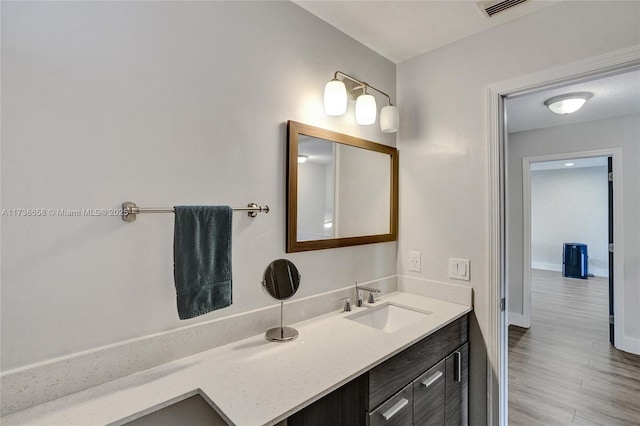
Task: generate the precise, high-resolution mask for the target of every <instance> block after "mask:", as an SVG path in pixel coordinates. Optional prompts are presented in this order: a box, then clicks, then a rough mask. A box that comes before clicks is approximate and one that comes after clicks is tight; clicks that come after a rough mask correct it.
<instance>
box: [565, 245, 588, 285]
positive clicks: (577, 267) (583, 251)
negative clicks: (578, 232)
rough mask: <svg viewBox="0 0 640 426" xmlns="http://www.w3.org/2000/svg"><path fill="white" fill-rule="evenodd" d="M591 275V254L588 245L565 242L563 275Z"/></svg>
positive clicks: (579, 276)
mask: <svg viewBox="0 0 640 426" xmlns="http://www.w3.org/2000/svg"><path fill="white" fill-rule="evenodd" d="M588 275H589V256H588V254H587V245H586V244H580V243H564V246H563V249H562V276H563V277H568V278H582V279H587V277H588Z"/></svg>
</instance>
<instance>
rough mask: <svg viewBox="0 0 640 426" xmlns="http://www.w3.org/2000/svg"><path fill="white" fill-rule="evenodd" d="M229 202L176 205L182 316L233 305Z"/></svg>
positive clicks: (175, 250) (177, 278)
mask: <svg viewBox="0 0 640 426" xmlns="http://www.w3.org/2000/svg"><path fill="white" fill-rule="evenodd" d="M232 214H233V209H232V208H231V207H229V206H176V207H175V228H174V236H173V260H174V265H173V267H174V270H173V272H174V281H175V285H176V296H177V303H178V316H179V317H180V319H189V318H193V317H197V316H199V315H202V314H206V313H207V312H211V311H215V310H216V309H221V308H226V307H227V306H229V305H231V303H232V297H231V293H232V291H231V289H232V287H231V218H232Z"/></svg>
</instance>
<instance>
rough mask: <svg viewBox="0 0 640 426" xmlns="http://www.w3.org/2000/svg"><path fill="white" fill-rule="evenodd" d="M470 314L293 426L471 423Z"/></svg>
mask: <svg viewBox="0 0 640 426" xmlns="http://www.w3.org/2000/svg"><path fill="white" fill-rule="evenodd" d="M468 366H469V348H468V343H467V316H466V315H465V316H463V317H462V318H459V319H457V320H456V321H454V322H452V323H451V324H448V325H447V326H445V327H443V328H442V329H440V330H438V331H436V332H435V333H433V334H431V335H430V336H427V337H425V338H424V339H422V340H420V341H419V342H417V343H415V344H413V345H412V346H410V347H409V348H407V349H405V350H403V351H402V352H400V353H399V354H397V355H394V356H393V357H391V358H389V359H388V360H386V361H385V362H383V363H381V364H380V365H378V366H376V367H374V368H372V369H371V370H369V371H368V372H366V373H364V374H362V375H361V376H359V377H358V378H356V379H354V380H352V381H350V382H349V383H347V384H345V385H343V386H341V387H340V388H338V389H336V390H335V391H333V392H331V393H330V394H329V395H327V396H325V397H323V398H322V399H320V400H319V401H316V402H314V403H313V404H311V405H309V406H308V407H306V408H303V409H302V410H300V411H299V412H297V413H295V414H293V415H292V416H291V417H289V418H288V419H287V424H288V426H298V425H301V426H316V425H317V426H324V425H343V426H362V425H368V426H378V425H402V426H405V425H420V426H424V425H427V426H429V425H434V426H435V425H445V424H446V425H447V426H449V425H451V426H458V425H462V426H464V425H467V423H468V399H469V398H468V377H469V373H468Z"/></svg>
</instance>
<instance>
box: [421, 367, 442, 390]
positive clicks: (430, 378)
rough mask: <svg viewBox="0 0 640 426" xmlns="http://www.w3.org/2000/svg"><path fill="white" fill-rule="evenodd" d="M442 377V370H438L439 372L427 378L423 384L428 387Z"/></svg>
mask: <svg viewBox="0 0 640 426" xmlns="http://www.w3.org/2000/svg"><path fill="white" fill-rule="evenodd" d="M440 377H442V371H438V372H437V373H435V374H433V375H432V376H431V377H429V378H428V379H427V380H425V381H424V382H422V384H423V385H424V387H425V388H428V387H429V386H431V385H432V384H434V383H435V382H436V381H437V380H438V379H439V378H440Z"/></svg>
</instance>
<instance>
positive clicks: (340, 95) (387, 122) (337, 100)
mask: <svg viewBox="0 0 640 426" xmlns="http://www.w3.org/2000/svg"><path fill="white" fill-rule="evenodd" d="M338 75H341V76H342V80H339V79H338ZM368 89H372V90H375V91H376V92H378V93H381V94H382V95H384V96H386V97H387V106H385V107H383V108H382V109H381V110H380V130H382V131H383V132H384V133H395V132H397V131H398V124H399V122H400V115H399V113H398V107H397V106H394V105H393V104H392V103H391V97H390V96H389V95H387V94H386V93H384V92H383V91H382V90H379V89H376V88H375V87H373V86H371V85H370V84H368V83H366V82H364V81H360V80H358V79H356V78H353V77H351V76H350V75H347V74H345V73H343V72H342V71H336V72H335V74H334V75H333V80H331V81H330V82H328V83H327V85H326V86H325V88H324V110H325V112H326V113H327V114H328V115H333V116H338V115H343V114H344V113H345V112H347V100H348V98H351V99H355V101H356V122H357V123H358V124H362V125H368V124H373V123H375V122H376V116H377V115H378V107H377V106H376V98H374V97H373V95H371V94H369V93H367V90H368Z"/></svg>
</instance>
